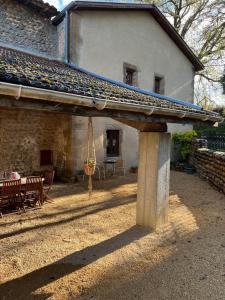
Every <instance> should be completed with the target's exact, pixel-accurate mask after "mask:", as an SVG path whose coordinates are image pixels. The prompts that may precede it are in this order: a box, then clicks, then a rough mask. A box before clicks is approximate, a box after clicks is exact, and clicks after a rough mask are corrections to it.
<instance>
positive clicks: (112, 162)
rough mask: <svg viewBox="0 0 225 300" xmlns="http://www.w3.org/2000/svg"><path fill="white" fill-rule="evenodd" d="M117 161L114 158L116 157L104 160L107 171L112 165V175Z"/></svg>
mask: <svg viewBox="0 0 225 300" xmlns="http://www.w3.org/2000/svg"><path fill="white" fill-rule="evenodd" d="M115 163H116V160H114V159H107V160H105V161H104V165H106V171H107V170H108V166H111V169H112V175H114V173H115Z"/></svg>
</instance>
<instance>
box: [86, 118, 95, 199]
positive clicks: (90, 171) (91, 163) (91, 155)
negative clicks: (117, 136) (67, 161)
mask: <svg viewBox="0 0 225 300" xmlns="http://www.w3.org/2000/svg"><path fill="white" fill-rule="evenodd" d="M95 167H96V155H95V143H94V133H93V124H92V118H91V117H88V133H87V159H86V160H85V161H84V172H85V174H86V175H87V176H89V179H88V191H89V200H90V198H91V194H92V190H93V185H92V175H94V173H95Z"/></svg>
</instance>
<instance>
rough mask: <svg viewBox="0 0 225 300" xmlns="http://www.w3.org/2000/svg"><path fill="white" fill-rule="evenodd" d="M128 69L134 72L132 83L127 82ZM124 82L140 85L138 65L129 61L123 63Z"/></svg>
mask: <svg viewBox="0 0 225 300" xmlns="http://www.w3.org/2000/svg"><path fill="white" fill-rule="evenodd" d="M127 71H129V72H130V73H132V74H133V78H132V79H133V80H132V84H130V83H127ZM123 82H124V83H126V84H128V85H130V86H138V69H137V67H136V66H134V65H131V64H129V63H124V64H123Z"/></svg>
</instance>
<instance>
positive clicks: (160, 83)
mask: <svg viewBox="0 0 225 300" xmlns="http://www.w3.org/2000/svg"><path fill="white" fill-rule="evenodd" d="M154 92H155V93H157V94H162V95H163V94H164V92H165V79H164V77H163V76H159V75H155V79H154Z"/></svg>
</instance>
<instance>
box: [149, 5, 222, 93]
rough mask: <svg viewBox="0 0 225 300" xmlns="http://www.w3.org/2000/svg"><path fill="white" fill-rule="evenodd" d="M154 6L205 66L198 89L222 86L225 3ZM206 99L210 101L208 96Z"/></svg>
mask: <svg viewBox="0 0 225 300" xmlns="http://www.w3.org/2000/svg"><path fill="white" fill-rule="evenodd" d="M154 3H155V4H156V5H157V6H158V7H159V8H160V10H161V11H162V12H163V13H164V14H165V16H166V17H167V18H168V19H169V20H170V21H171V23H172V24H173V25H174V27H175V29H176V30H177V31H178V33H179V34H180V35H181V36H182V38H183V39H184V40H185V41H186V42H187V43H188V45H189V46H190V47H191V48H192V50H193V51H194V52H195V54H196V55H197V56H198V58H199V59H200V60H201V61H202V63H203V64H204V65H205V69H204V70H203V71H200V72H198V73H197V75H199V77H198V78H197V87H198V88H202V86H204V85H205V84H210V85H211V86H212V87H215V85H216V84H217V85H218V83H219V84H221V74H222V72H223V67H224V61H225V1H224V0H155V1H154ZM223 82H224V81H223ZM198 88H197V90H198ZM203 90H205V89H203ZM197 92H199V91H197ZM202 96H203V97H205V98H208V95H207V94H204V95H202Z"/></svg>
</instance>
